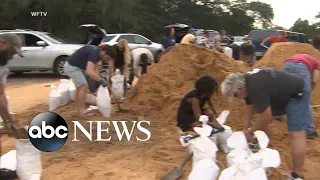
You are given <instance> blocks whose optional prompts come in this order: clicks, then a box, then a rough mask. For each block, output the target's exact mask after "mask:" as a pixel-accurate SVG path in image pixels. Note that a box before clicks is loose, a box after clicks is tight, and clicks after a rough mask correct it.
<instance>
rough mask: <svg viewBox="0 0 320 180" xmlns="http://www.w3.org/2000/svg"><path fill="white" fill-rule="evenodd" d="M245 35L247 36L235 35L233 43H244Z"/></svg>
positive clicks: (239, 44)
mask: <svg viewBox="0 0 320 180" xmlns="http://www.w3.org/2000/svg"><path fill="white" fill-rule="evenodd" d="M245 37H246V36H234V37H233V38H234V42H233V44H235V45H238V46H241V44H243V43H244V42H245V40H244V38H245Z"/></svg>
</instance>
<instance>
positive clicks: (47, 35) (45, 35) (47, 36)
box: [41, 33, 67, 44]
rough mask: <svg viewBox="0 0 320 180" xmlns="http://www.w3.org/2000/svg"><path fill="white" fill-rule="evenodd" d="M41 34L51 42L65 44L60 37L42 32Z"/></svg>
mask: <svg viewBox="0 0 320 180" xmlns="http://www.w3.org/2000/svg"><path fill="white" fill-rule="evenodd" d="M41 36H42V37H43V38H45V39H46V40H48V41H50V42H51V43H53V44H67V42H66V41H64V40H62V39H60V38H58V37H56V36H54V35H53V34H50V33H43V34H41Z"/></svg>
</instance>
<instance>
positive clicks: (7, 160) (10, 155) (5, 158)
mask: <svg viewBox="0 0 320 180" xmlns="http://www.w3.org/2000/svg"><path fill="white" fill-rule="evenodd" d="M0 168H1V169H9V170H11V171H15V170H16V169H17V153H16V150H11V151H9V152H7V153H6V154H4V155H2V156H1V158H0Z"/></svg>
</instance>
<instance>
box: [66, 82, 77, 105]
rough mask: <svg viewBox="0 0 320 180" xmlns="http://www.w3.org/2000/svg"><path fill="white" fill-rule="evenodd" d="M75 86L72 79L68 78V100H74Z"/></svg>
mask: <svg viewBox="0 0 320 180" xmlns="http://www.w3.org/2000/svg"><path fill="white" fill-rule="evenodd" d="M76 89H77V88H76V86H75V85H74V83H73V81H72V80H70V81H69V82H68V94H69V100H70V101H75V100H76Z"/></svg>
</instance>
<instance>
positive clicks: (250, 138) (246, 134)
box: [244, 130, 255, 142]
mask: <svg viewBox="0 0 320 180" xmlns="http://www.w3.org/2000/svg"><path fill="white" fill-rule="evenodd" d="M244 135H245V136H246V138H247V141H249V142H254V140H255V138H254V135H253V133H251V132H249V130H245V131H244Z"/></svg>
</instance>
